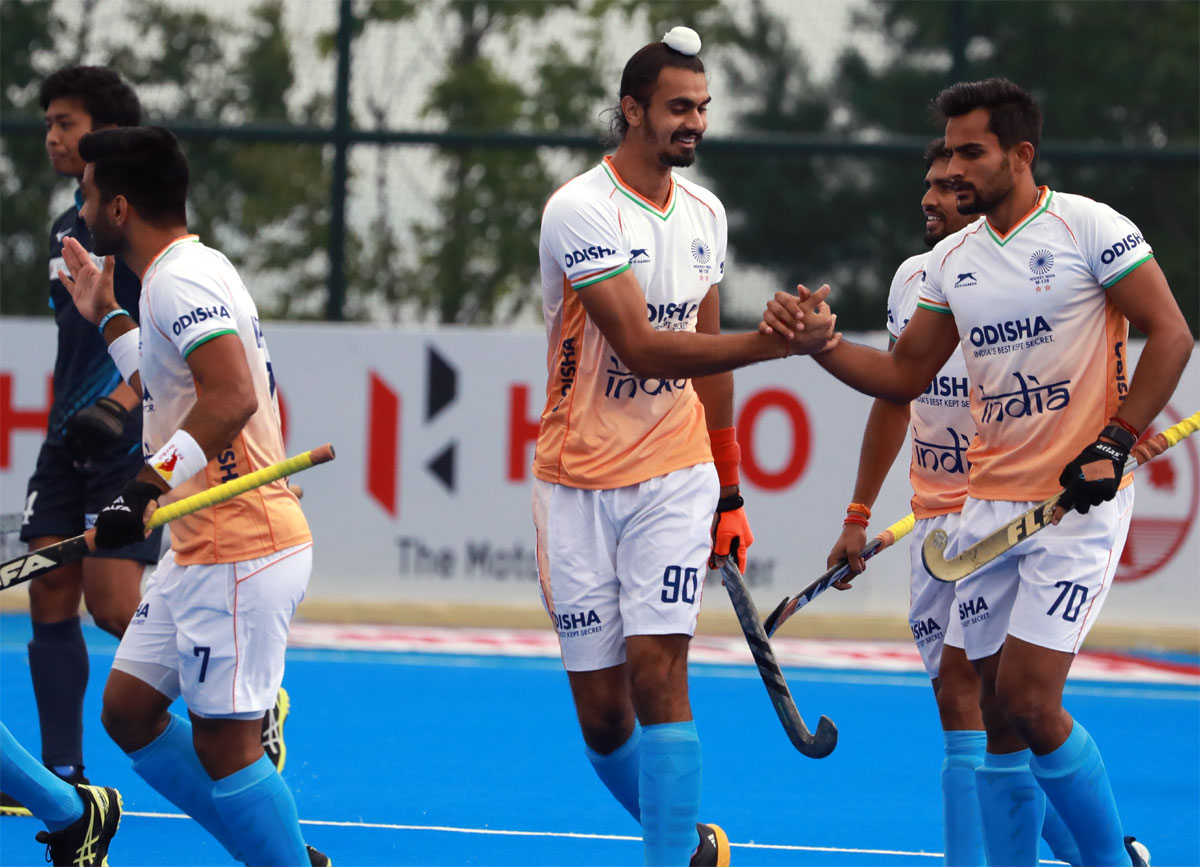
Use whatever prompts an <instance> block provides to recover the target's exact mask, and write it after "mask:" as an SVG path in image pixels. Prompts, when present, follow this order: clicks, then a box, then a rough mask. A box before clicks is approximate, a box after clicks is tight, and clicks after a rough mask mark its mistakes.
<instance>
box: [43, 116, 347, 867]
mask: <svg viewBox="0 0 1200 867" xmlns="http://www.w3.org/2000/svg"><path fill="white" fill-rule="evenodd" d="M79 151H80V155H81V156H82V157H83V159H84V160H85V161H86V163H87V165H86V167H85V169H84V174H83V180H82V189H83V196H84V200H83V206H82V208H81V209H80V213H81V215H82V216H83V219H84V220H85V221H86V223H87V225H88V227H89V228H90V229H91V232H92V238H93V242H94V250H95V252H96V253H97V254H99V255H104V256H106V257H107V258H106V259H105V261H104V269H103V271H101V270H100V269H99V268H97V267H96V265H95V264H94V263H93V262H92V261H91V260H90V259H89V258H88V256H87V254H86V253H85V251H84V250H83V248H82V247H81V246H79V245H78V244H77V243H75V242H74V241H73V240H72V239H67V241H66V242H65V246H64V258H65V260H66V264H67V266H68V267H69V269H70V272H71V274H70V276H68V275H67V274H61V275H60V276H61V279H62V280H63V283H64V284H65V285H66V286H67V288H68V289H69V290H70V292H71V295H72V297H73V299H74V301H75V304H76V306H77V307H78V309H79V311H80V313H81V314H82V315H83V316H84V317H85V318H86V319H88V320H89V321H91V322H93V323H95V324H97V325H98V326H99V328H100V331H101V334H102V335H103V336H104V338H105V340H106V342H107V343H108V347H109V352H110V354H111V355H112V356H113V360H114V361H115V362H116V364H117V368H118V369H119V370H120V371H121V374H122V376H123V377H124V378H125V379H126V380H127V381H129V383H130V385H132V386H133V387H134V389H135V390H136V391H139V392H140V393H141V394H142V411H143V414H144V416H145V421H144V425H143V438H144V451H145V454H146V457H147V464H146V466H144V467H143V469H142V470H141V471H140V472H139V473H138V474H137V476H136V477H135V478H134V479H133V480H132V481H130V482H129V483H128V484H127V485H126V486H125V488H124V490H123V491H122V492H121V493H120V495H118V496H117V498H116V499H115V500H113V502H112V503H110V504H109V505H108V506H107V507H105V509H104V510H102V511H101V513H100V515H99V517H98V518H97V520H96V544H97V545H98V546H99V547H102V548H103V547H116V546H120V545H124V544H128V543H129V542H130V541H131V540H133V539H135V538H140V537H141V536H142V535H144V530H143V527H144V523H145V520H146V519H147V518H148V517H149V515H150V513H151V512H152V510H153V508H154V506H155V504H156V501H157V500H158V499H159V498H161V497H164V496H165V495H166V494H168V493H171V494H172V495H178V496H182V495H187V494H190V493H195V492H196V491H199V490H201V489H204V488H207V487H210V486H212V485H215V484H217V483H219V482H222V481H225V480H227V479H231V478H235V477H237V476H239V475H242V474H244V473H248V472H253V471H254V470H257V469H260V468H262V467H264V466H266V465H268V464H271V463H275V462H277V461H279V460H282V459H283V458H284V453H283V437H282V435H281V431H280V426H279V416H278V407H277V406H276V403H275V394H274V380H273V377H272V373H271V365H270V358H269V356H268V354H267V347H266V343H265V341H264V339H263V335H262V331H261V329H260V327H259V322H258V311H257V310H256V308H255V305H254V301H253V299H252V298H251V297H250V294H249V292H247V290H246V287H245V286H244V285H242V282H241V279H240V278H239V277H238V275H237V272H236V271H235V270H234V268H233V266H232V265H230V263H229V261H228V260H227V259H226V258H225V257H224V256H223V255H221V254H220V253H219V252H217V251H216V250H213V249H210V248H208V247H205V246H204V245H203V244H201V243H200V241H199V239H198V238H197V237H196V236H195V235H189V234H188V232H187V216H186V208H185V202H186V198H187V186H188V167H187V160H186V158H185V157H184V155H183V153H182V152H181V151H180V149H179V144H178V142H177V141H176V140H175V137H174V136H173V135H172V134H171V133H170V132H168V131H167V130H165V129H162V128H160V127H150V128H145V129H114V130H106V131H102V132H96V133H92V134H90V135H88V136H85V137H84V138H83V139H82V140H81V142H80V147H79ZM115 254H120V255H121V257H122V258H123V259H124V261H125V262H126V263H127V264H128V265H129V266H130V267H131V268H133V270H134V271H135V272H137V273H138V274H140V275H141V280H142V294H141V298H140V305H139V306H140V309H141V317H140V321H141V323H142V328H141V329H138V328H136V327H134V325H133V320H132V319H131V317H129V315H128V313H127V311H125V310H123V309H122V308H120V307H119V306H118V305H117V303H116V301H115V299H114V297H113V294H112V272H113V261H114V260H113V255H115ZM311 567H312V537H311V535H310V534H309V529H308V524H307V522H306V521H305V519H304V514H303V513H302V512H301V510H300V504H299V502H298V501H297V499H296V497H295V496H294V495H293V494H292V493H291V492H290V491H289V490H288V489H287V486H286V484H285V483H283V482H282V481H280V482H276V483H274V484H272V485H268V486H265V487H263V488H259V489H257V490H255V491H254V492H252V493H250V494H248V495H245V496H242V497H238V498H236V499H234V500H230V501H228V502H226V503H221V504H219V505H217V506H214V507H212V508H210V509H206V510H204V511H202V512H198V513H196V514H194V515H191V516H188V517H187V518H184V519H181V520H180V521H179V522H177V524H176V526H175V527H174V528H172V532H171V551H170V552H169V553H168V554H167V555H166V556H165V557H164V558H163V561H162V563H161V564H160V565H159V567H158V569H156V570H155V572H154V575H153V576H152V577H151V579H150V582H149V584H148V586H147V589H146V593H145V595H144V596H143V597H142V601H141V604H140V606H139V608H138V610H137V613H136V614H135V615H134V617H133V621H132V622H131V623H130V625H129V628H128V630H127V631H126V633H125V635H124V637H123V638H122V639H121V644H120V646H119V647H118V649H117V654H116V659H115V660H114V662H113V671H112V673H111V674H110V675H109V679H108V684H107V686H106V687H105V691H104V710H103V715H102V721H103V723H104V726H105V728H106V729H107V730H108V733H109V735H110V736H111V737H112V738H113V740H114V741H116V743H117V745H118V746H120V747H121V748H122V749H123V750H125V752H126V753H128V754H129V756H130V758H131V759H132V761H133V768H134V770H135V771H136V772H137V773H138V774H139V775H140V776H142V777H143V778H144V779H145V780H146V781H147V782H149V783H150V784H151V785H152V786H154V788H156V789H158V791H160V792H161V793H162V794H163V795H164V796H166V797H167V798H168V799H169V800H170V801H171V802H172V803H174V804H175V805H176V806H178V807H180V808H182V809H183V810H184V811H186V812H187V813H188V814H189V815H191V816H192V817H193V818H195V819H196V820H197V821H198V822H200V823H201V824H202V825H203V826H204V827H205V828H206V829H207V830H208V831H209V832H210V833H212V834H213V836H215V837H216V838H217V839H218V840H219V841H220V842H221V843H222V844H223V845H224V846H225V848H226V849H228V850H229V852H230V854H232V855H233V856H234V857H235V858H237V859H238V860H240V861H243V862H245V863H250V864H302V865H306V864H309V863H310V861H311V863H323V862H326V861H327V860H328V859H326V858H325V856H323V855H320V853H317V852H316V851H315V850H306V847H305V844H304V839H303V837H302V835H301V833H300V825H299V819H298V817H297V813H296V804H295V801H294V800H293V798H292V794H291V792H290V791H289V790H288V787H287V784H286V783H284V781H283V778H282V777H280V776H279V773H278V772H277V771H276V769H275V766H274V764H272V762H271V760H270V759H268V758H267V756H266V755H265V754H264V753H263V747H262V741H261V727H262V719H263V715H264V713H265V712H266V711H267V709H268V708H270V707H271V706H272V705H273V704H274V703H275V698H276V694H277V692H278V690H279V685H280V682H281V681H282V679H283V665H284V651H285V649H286V646H287V634H288V625H289V623H290V620H291V616H292V614H293V613H294V611H295V609H296V606H297V605H298V604H299V602H300V600H301V599H302V598H303V596H304V590H305V587H306V586H307V584H308V577H309V573H310V571H311ZM180 695H182V696H183V698H184V700H185V702H186V703H187V705H188V710H189V715H190V717H191V722H190V723H189V722H188V721H187V720H184V719H182V718H181V717H178V716H175V715H172V714H171V713H169V711H168V708H169V705H170V703H171V701H172V700H173V699H175V698H176V697H178V696H180Z"/></svg>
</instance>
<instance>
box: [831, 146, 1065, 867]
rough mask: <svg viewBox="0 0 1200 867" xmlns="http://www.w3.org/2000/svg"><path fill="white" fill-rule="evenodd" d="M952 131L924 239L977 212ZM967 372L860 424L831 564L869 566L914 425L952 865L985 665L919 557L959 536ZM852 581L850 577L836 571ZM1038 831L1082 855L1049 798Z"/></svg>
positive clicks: (916, 635)
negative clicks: (883, 494)
mask: <svg viewBox="0 0 1200 867" xmlns="http://www.w3.org/2000/svg"><path fill="white" fill-rule="evenodd" d="M949 168H950V154H949V152H948V151H947V150H946V140H945V139H944V138H937V139H934V140H933V141H931V142H930V143H929V144H928V146H926V148H925V193H924V195H923V196H922V198H921V210H922V212H923V213H924V215H925V243H926V244H927V245H929V246H930V247H933V246H934V245H936V244H937V243H938V242H939V241H941V240H942V239H943V238H945V237H946V236H947V235H951V234H953V233H955V232H957V231H959V230H960V229H962V228H964V227H965V226H966V225H967V224H968V223H970V222H971V217H969V216H967V215H964V214H960V213H958V208H957V207H956V205H955V190H954V184H953V182H952V181H951V180H950V176H949V172H948V170H949ZM929 258H930V251H926V252H924V253H920V254H918V255H916V256H912V257H910V258H908V259H905V260H904V262H903V263H902V264H901V265H900V267H899V268H898V269H896V274H895V276H894V277H893V278H892V285H891V289H890V290H889V292H888V299H887V330H888V337H889V348H890V347H891V346H894V345H895V343H896V341H897V340H899V339H900V335H901V334H902V333H903V331H904V328H905V326H906V325H908V322H909V320H910V319H911V318H912V316H913V314H914V313H915V312H916V310H917V299H918V298H919V296H920V291H921V286H922V284H923V283H924V280H925V269H926V268H927V267H928V262H929ZM969 396H970V382H969V380H968V379H967V368H966V362H965V360H964V359H963V356H962V352H961V351H955V352H954V353H953V354H952V355H951V356H950V360H949V361H947V362H946V364H945V366H944V367H942V369H941V370H939V371H938V374H937V376H936V377H934V379H933V381H932V382H931V383H930V384H929V386H928V387H927V388H926V389H925V393H924V394H922V395H921V396H920V397H918V398H917V399H916V400H914V401H913V402H912V404H911V411H910V405H908V404H898V403H893V402H892V401H890V400H884V399H882V398H876V400H875V402H874V403H873V404H872V405H871V411H870V414H869V415H868V416H867V424H866V428H865V429H864V430H863V441H862V449H861V452H860V455H859V460H858V475H857V478H856V479H855V483H854V493H853V496H852V502H851V503H850V505H849V506H848V507H847V509H846V520H845V523H844V525H843V528H842V533H841V535H840V536H839V537H838V540H837V542H836V543H835V544H834V546H833V550H832V551H830V553H829V559H828V564H829V565H830V566H833V565H834V564H835V563H838V562H842V561H847V562H848V563H849V565H850V571H851V572H852V573H855V574H857V573H859V572H862V571H863V569H864V568H865V567H866V563H865V561H863V559H862V557H861V556H860V555H859V553H860V552H861V551H862V550H863V548H864V547H865V546H866V544H867V525H868V523H869V520H870V517H871V507H872V506H873V505H874V504H875V499H876V497H878V496H879V490H880V488H881V487H882V486H883V481H884V479H885V478H886V477H887V474H888V471H889V469H890V468H891V466H892V463H893V462H894V461H895V459H896V455H897V454H898V453H899V451H900V448H901V447H902V446H903V445H904V440H905V437H906V436H907V432H908V429H909V427H910V425H911V428H912V458H911V460H910V462H909V479H910V480H911V482H912V488H913V497H912V509H913V515H914V516H915V517H916V519H917V520H916V524H915V526H914V527H913V531H912V542H911V544H910V546H909V561H910V562H909V611H908V625H909V627H910V628H911V629H912V634H913V640H914V641H915V642H916V645H917V649H918V650H919V651H920V653H921V659H922V661H923V662H924V663H925V670H926V672H928V674H929V677H930V678H931V680H932V684H933V694H934V698H935V699H936V701H937V706H938V714H939V716H940V717H941V722H942V737H943V740H944V742H945V752H946V755H945V759H944V760H943V762H942V770H941V787H942V835H943V852H944V853H945V863H946V864H947V865H980V867H982V865H983V864H984V863H985V858H984V851H983V831H982V829H981V827H980V821H979V802H978V799H977V798H976V795H975V769H976V768H977V767H978V766H979V765H980V764H981V763H982V762H983V752H984V740H985V735H984V731H983V717H982V715H981V714H980V710H979V675H978V674H977V673H976V672H975V668H974V667H973V666H972V665H971V662H970V660H968V659H967V655H966V651H964V650H963V634H962V625H961V624H960V622H959V619H958V608H957V605H956V604H955V600H954V589H955V588H954V585H953V584H947V583H945V582H942V581H937V580H935V579H934V578H933V576H932V575H930V574H929V572H928V570H926V568H925V564H924V563H923V562H922V561H921V543H922V542H923V541H924V540H925V537H926V536H928V535H929V533H930V532H931V531H933V530H934V529H938V528H940V529H942V530H944V531H945V532H946V533H947V534H948V535H950V536H953V535H955V534H956V533H957V531H958V524H959V516H960V513H961V511H962V507H963V503H964V501H965V500H966V499H967V469H968V467H969V463H968V461H967V458H966V452H967V448H968V447H969V446H970V444H971V440H972V439H974V437H975V421H974V420H973V419H972V418H971V408H970V400H969ZM834 586H835V587H838V588H839V589H846V588H849V587H851V586H853V585H851V584H849V583H848V582H841V581H839V582H838V583H837V584H835V585H834ZM1042 836H1043V837H1044V838H1045V840H1046V842H1048V843H1049V844H1050V848H1051V850H1052V851H1053V853H1054V855H1055V857H1056V858H1058V859H1059V860H1061V861H1065V862H1067V863H1068V864H1079V863H1080V860H1079V847H1077V846H1076V845H1075V840H1074V838H1073V837H1072V836H1071V834H1070V832H1069V831H1068V830H1067V828H1066V826H1065V825H1064V824H1063V822H1062V819H1061V818H1060V817H1059V816H1058V813H1057V812H1056V811H1055V810H1054V808H1053V805H1051V804H1050V803H1049V802H1047V804H1046V818H1045V821H1044V823H1043V826H1042Z"/></svg>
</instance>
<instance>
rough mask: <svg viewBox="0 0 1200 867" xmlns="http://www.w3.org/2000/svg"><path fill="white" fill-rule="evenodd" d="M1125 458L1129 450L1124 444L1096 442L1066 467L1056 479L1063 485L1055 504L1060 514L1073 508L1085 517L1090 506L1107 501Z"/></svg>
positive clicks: (1121, 470)
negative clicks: (1058, 507)
mask: <svg viewBox="0 0 1200 867" xmlns="http://www.w3.org/2000/svg"><path fill="white" fill-rule="evenodd" d="M1101 436H1107V434H1101ZM1128 458H1129V449H1128V448H1126V447H1125V446H1124V445H1121V444H1118V443H1110V442H1107V441H1105V440H1102V439H1098V440H1096V441H1095V442H1094V443H1092V444H1091V445H1090V446H1088V447H1087V448H1086V449H1084V450H1083V451H1081V452H1080V453H1079V457H1077V458H1075V460H1073V461H1071V463H1069V464H1067V466H1066V467H1065V468H1064V469H1063V471H1062V474H1061V475H1060V476H1059V477H1058V483H1059V484H1060V485H1062V486H1063V493H1062V496H1061V497H1059V498H1058V505H1059V506H1060V507H1061V508H1062V510H1063V511H1064V512H1069V511H1071V510H1072V509H1076V510H1078V511H1079V513H1080V514H1081V515H1086V514H1087V513H1088V510H1089V509H1091V508H1092V506H1098V505H1100V504H1101V503H1104V502H1107V501H1109V500H1111V499H1112V498H1113V497H1115V496H1116V495H1117V488H1118V487H1119V486H1120V484H1121V477H1122V476H1123V475H1125V461H1126V460H1128Z"/></svg>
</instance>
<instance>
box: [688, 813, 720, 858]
mask: <svg viewBox="0 0 1200 867" xmlns="http://www.w3.org/2000/svg"><path fill="white" fill-rule="evenodd" d="M696 833H697V834H699V835H700V845H699V846H697V847H696V851H695V852H693V853H692V860H691V861H689V862H688V864H689V865H690V867H729V838H728V837H727V836H725V832H724V831H723V830H722V829H721V826H720V825H706V824H704V823H703V822H697V823H696Z"/></svg>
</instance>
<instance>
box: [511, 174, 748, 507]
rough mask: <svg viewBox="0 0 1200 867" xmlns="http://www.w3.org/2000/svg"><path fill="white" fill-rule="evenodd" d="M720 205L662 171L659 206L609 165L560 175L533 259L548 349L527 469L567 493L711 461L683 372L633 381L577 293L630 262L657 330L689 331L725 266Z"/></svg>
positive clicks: (599, 288)
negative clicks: (667, 186)
mask: <svg viewBox="0 0 1200 867" xmlns="http://www.w3.org/2000/svg"><path fill="white" fill-rule="evenodd" d="M726 235H727V229H726V223H725V209H724V208H723V207H722V206H721V202H720V201H719V200H718V199H717V197H716V196H714V195H713V194H712V193H710V192H709V191H708V190H706V189H704V188H703V187H700V186H698V185H696V184H693V183H690V182H689V181H686V180H684V179H683V178H679V177H675V176H674V175H673V176H672V178H671V191H670V195H669V197H668V199H667V203H666V205H665V206H664V207H661V208H660V207H658V206H657V205H656V204H654V203H653V202H650V201H648V200H647V199H645V198H643V197H642V196H641V195H640V194H638V192H637V191H636V190H634V189H632V188H631V187H630V186H629V185H628V184H626V183H625V182H624V181H623V180H622V179H621V177H620V176H619V175H618V174H617V171H616V169H615V168H614V167H613V164H612V160H611V158H609V157H605V159H604V161H603V162H602V163H601V164H600V165H598V166H596V167H595V168H593V169H592V170H591V171H588V172H585V173H584V174H582V175H579V176H578V177H576V178H574V179H573V180H571V181H569V182H568V183H567V184H566V185H565V186H563V187H562V188H561V189H559V190H558V191H557V192H556V193H555V194H554V195H553V196H551V197H550V201H549V202H547V203H546V209H545V211H544V213H543V214H542V233H541V244H540V248H539V254H540V257H541V270H542V307H543V312H544V314H545V317H546V335H547V338H548V342H549V352H548V355H547V358H546V364H547V368H548V373H549V376H548V381H547V387H546V405H545V409H544V410H543V412H542V420H541V428H540V430H539V432H538V440H537V450H536V453H535V456H534V466H533V472H534V475H535V476H536V477H537V478H539V479H543V480H545V481H548V482H554V483H556V484H563V485H569V486H571V487H576V488H590V489H606V488H619V487H624V486H626V485H632V484H636V483H638V482H642V481H645V480H646V479H650V478H654V477H656V476H663V475H666V474H667V473H669V472H672V471H674V470H678V469H682V468H684V467H690V466H694V465H695V464H697V463H702V462H706V461H711V460H712V452H711V450H710V448H709V442H708V430H707V427H706V426H705V422H704V408H703V406H702V405H701V404H700V400H699V398H698V397H697V396H696V392H695V391H694V390H693V388H692V384H691V381H690V380H688V379H670V380H666V379H639V378H637V377H635V376H634V375H633V374H632V373H631V372H630V371H629V368H628V367H627V366H626V365H625V364H624V362H622V361H621V359H620V358H618V357H617V354H616V352H615V351H614V350H613V348H612V346H610V345H609V343H608V341H606V340H605V339H604V336H603V335H602V334H601V333H600V330H599V329H598V328H597V327H596V325H595V324H594V323H593V322H592V321H591V320H590V319H589V318H588V317H587V313H586V311H585V310H584V308H583V304H582V302H581V301H580V300H579V296H578V294H577V293H579V292H580V291H583V292H604V291H605V287H604V285H603V281H604V280H607V279H608V278H610V277H614V276H616V275H617V274H620V273H622V272H624V271H626V270H629V269H632V271H633V274H634V276H635V277H636V278H637V282H638V285H640V286H641V288H642V291H643V292H644V293H645V296H646V315H647V317H648V318H649V320H650V324H651V325H652V326H654V327H655V328H656V329H659V330H666V329H669V330H672V331H695V330H696V313H697V311H698V310H699V309H700V302H701V301H703V300H704V297H705V296H706V295H707V294H708V291H709V290H710V289H711V288H712V287H713V286H714V285H715V284H717V283H719V282H720V281H721V277H722V274H723V273H724V269H725V247H726Z"/></svg>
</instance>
